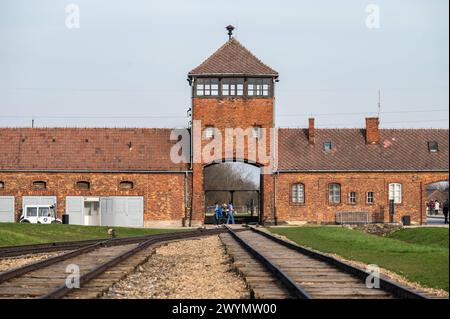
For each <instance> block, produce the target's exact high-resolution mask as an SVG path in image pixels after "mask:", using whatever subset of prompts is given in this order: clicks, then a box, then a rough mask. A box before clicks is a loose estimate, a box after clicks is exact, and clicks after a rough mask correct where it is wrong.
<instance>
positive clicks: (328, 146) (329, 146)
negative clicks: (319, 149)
mask: <svg viewBox="0 0 450 319" xmlns="http://www.w3.org/2000/svg"><path fill="white" fill-rule="evenodd" d="M332 149H333V145H332V144H331V142H330V141H327V142H325V143H323V150H324V151H325V152H330V151H331V150H332Z"/></svg>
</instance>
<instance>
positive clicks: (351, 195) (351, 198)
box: [348, 192, 357, 205]
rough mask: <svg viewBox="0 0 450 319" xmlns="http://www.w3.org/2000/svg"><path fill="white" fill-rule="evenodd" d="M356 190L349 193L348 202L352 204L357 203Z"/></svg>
mask: <svg viewBox="0 0 450 319" xmlns="http://www.w3.org/2000/svg"><path fill="white" fill-rule="evenodd" d="M356 202H357V201H356V192H350V193H348V203H349V204H352V205H356Z"/></svg>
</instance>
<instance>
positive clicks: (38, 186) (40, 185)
mask: <svg viewBox="0 0 450 319" xmlns="http://www.w3.org/2000/svg"><path fill="white" fill-rule="evenodd" d="M46 188H47V183H46V182H43V181H36V182H33V189H35V190H40V189H46Z"/></svg>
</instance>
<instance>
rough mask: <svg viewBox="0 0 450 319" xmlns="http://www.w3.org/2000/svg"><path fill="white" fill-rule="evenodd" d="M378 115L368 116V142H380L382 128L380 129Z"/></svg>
mask: <svg viewBox="0 0 450 319" xmlns="http://www.w3.org/2000/svg"><path fill="white" fill-rule="evenodd" d="M379 124H380V122H379V119H378V117H367V118H366V143H367V144H378V143H379V142H380V130H379V127H378V126H379Z"/></svg>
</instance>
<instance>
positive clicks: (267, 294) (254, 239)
mask: <svg viewBox="0 0 450 319" xmlns="http://www.w3.org/2000/svg"><path fill="white" fill-rule="evenodd" d="M220 237H221V239H222V241H223V242H224V244H225V245H226V247H227V251H228V253H229V254H230V255H231V256H232V258H233V259H234V263H235V267H236V268H237V270H238V271H239V272H241V273H242V275H243V276H244V277H245V278H246V281H247V284H248V285H249V287H250V289H251V291H252V293H253V294H254V297H255V298H302V299H392V298H402V299H427V297H426V296H425V295H423V294H421V293H419V292H417V291H412V290H410V289H408V288H405V287H403V286H400V285H398V284H396V283H394V282H391V281H389V280H387V279H385V278H383V277H382V278H380V287H379V288H372V289H371V288H368V287H367V286H366V284H365V282H366V278H367V277H368V276H369V273H367V272H366V271H364V270H362V269H359V268H356V267H354V266H352V265H349V264H347V263H344V262H342V261H339V260H337V259H335V258H333V257H330V256H327V255H324V254H321V253H318V252H315V251H312V250H309V249H306V248H304V247H301V246H298V245H295V244H292V243H289V242H287V241H285V240H282V239H280V238H277V237H275V236H273V235H271V234H269V233H266V232H263V231H261V230H258V229H256V228H253V227H252V228H250V229H249V230H247V231H241V232H236V231H234V230H233V229H229V233H227V234H221V235H220Z"/></svg>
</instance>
